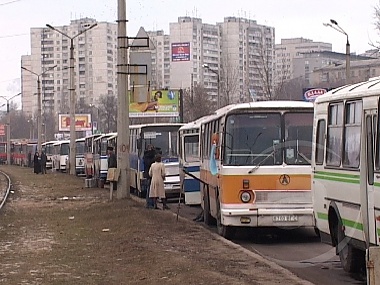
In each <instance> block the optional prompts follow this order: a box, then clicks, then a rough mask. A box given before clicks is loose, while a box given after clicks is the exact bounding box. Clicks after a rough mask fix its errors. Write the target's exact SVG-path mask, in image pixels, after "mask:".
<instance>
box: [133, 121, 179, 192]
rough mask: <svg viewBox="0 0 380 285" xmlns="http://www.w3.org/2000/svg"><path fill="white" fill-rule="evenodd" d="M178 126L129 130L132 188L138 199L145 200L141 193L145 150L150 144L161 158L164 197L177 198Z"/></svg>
mask: <svg viewBox="0 0 380 285" xmlns="http://www.w3.org/2000/svg"><path fill="white" fill-rule="evenodd" d="M182 125H183V124H180V123H157V124H144V125H131V126H129V134H130V135H129V138H130V154H129V158H130V169H131V188H132V189H133V190H134V192H135V193H136V194H137V195H138V196H140V197H141V196H145V189H144V177H143V172H144V163H143V156H144V150H145V149H146V147H147V145H148V144H152V145H153V146H154V147H155V148H156V150H157V152H158V153H160V154H161V155H162V162H163V163H164V164H165V171H166V177H165V181H164V186H165V193H166V195H167V197H170V196H174V197H178V195H180V179H179V162H178V152H177V147H178V145H177V144H178V141H177V139H178V130H179V128H180V127H181V126H182Z"/></svg>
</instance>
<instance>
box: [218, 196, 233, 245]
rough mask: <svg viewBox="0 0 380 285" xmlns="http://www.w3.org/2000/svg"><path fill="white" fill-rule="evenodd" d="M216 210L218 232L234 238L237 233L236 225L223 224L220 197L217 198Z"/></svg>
mask: <svg viewBox="0 0 380 285" xmlns="http://www.w3.org/2000/svg"><path fill="white" fill-rule="evenodd" d="M216 211H217V219H216V228H217V230H218V234H219V235H221V236H222V237H224V238H226V239H232V238H233V237H234V235H235V232H236V229H235V228H234V227H231V226H225V225H223V224H222V212H221V210H220V201H219V197H218V199H217V200H216Z"/></svg>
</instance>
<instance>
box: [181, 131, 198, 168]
mask: <svg viewBox="0 0 380 285" xmlns="http://www.w3.org/2000/svg"><path fill="white" fill-rule="evenodd" d="M184 159H185V161H186V162H198V161H199V134H192V135H187V136H185V138H184Z"/></svg>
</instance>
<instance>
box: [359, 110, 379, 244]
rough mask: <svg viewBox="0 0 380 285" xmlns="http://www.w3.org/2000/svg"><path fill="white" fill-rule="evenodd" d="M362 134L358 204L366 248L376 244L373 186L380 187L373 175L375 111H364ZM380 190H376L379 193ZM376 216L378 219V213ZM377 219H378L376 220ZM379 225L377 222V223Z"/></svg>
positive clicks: (377, 179) (376, 177)
mask: <svg viewBox="0 0 380 285" xmlns="http://www.w3.org/2000/svg"><path fill="white" fill-rule="evenodd" d="M363 126H364V128H363V129H364V132H363V136H362V140H361V141H362V142H363V143H362V146H361V158H362V161H361V167H360V202H361V203H360V204H361V212H362V213H361V214H362V217H363V232H364V238H365V242H366V248H369V246H370V245H371V244H377V239H376V222H375V185H376V184H378V185H380V175H379V174H377V175H375V173H374V169H375V165H374V162H375V151H374V149H375V142H376V139H375V137H376V133H377V131H376V126H377V111H376V109H369V110H364V124H363ZM379 191H380V189H379V188H378V189H377V192H379ZM377 216H378V217H379V218H380V212H379V211H378V213H377ZM376 219H378V218H376ZM378 223H379V222H378Z"/></svg>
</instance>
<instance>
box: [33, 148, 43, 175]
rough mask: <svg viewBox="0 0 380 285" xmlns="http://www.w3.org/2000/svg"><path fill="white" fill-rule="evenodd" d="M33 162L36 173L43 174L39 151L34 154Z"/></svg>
mask: <svg viewBox="0 0 380 285" xmlns="http://www.w3.org/2000/svg"><path fill="white" fill-rule="evenodd" d="M33 162H34V173H35V174H38V173H40V172H41V160H40V155H39V153H38V151H36V153H35V154H34V159H33Z"/></svg>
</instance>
